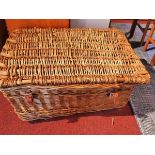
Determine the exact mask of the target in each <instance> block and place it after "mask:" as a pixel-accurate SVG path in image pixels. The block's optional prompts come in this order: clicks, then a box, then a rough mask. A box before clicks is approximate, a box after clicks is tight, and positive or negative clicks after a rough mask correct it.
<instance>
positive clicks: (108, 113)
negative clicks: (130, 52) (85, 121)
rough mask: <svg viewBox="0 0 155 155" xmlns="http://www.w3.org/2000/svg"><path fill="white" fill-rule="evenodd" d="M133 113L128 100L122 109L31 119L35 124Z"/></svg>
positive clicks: (69, 121)
mask: <svg viewBox="0 0 155 155" xmlns="http://www.w3.org/2000/svg"><path fill="white" fill-rule="evenodd" d="M131 115H133V111H132V108H131V105H130V103H129V102H128V104H127V105H126V106H125V107H123V108H120V109H113V110H103V111H98V112H87V113H80V114H74V115H71V116H62V117H57V118H50V119H47V120H44V119H40V120H35V121H31V122H30V123H32V124H35V123H41V122H50V121H58V120H63V119H67V120H68V123H74V122H77V121H78V120H79V119H80V118H83V117H90V116H103V117H115V116H131Z"/></svg>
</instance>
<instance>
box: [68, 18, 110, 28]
mask: <svg viewBox="0 0 155 155" xmlns="http://www.w3.org/2000/svg"><path fill="white" fill-rule="evenodd" d="M109 23H110V19H71V21H70V25H71V27H73V28H75V27H78V28H107V27H109Z"/></svg>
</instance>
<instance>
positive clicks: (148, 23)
mask: <svg viewBox="0 0 155 155" xmlns="http://www.w3.org/2000/svg"><path fill="white" fill-rule="evenodd" d="M150 23H151V19H148V21H147V23H146V27H145V28H144V29H143V36H142V39H141V41H140V45H141V46H142V45H143V43H144V39H145V37H146V34H147V30H149V26H150Z"/></svg>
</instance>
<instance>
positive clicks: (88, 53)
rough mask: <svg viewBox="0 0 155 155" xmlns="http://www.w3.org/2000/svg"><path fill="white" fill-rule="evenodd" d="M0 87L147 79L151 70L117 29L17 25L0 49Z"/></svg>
mask: <svg viewBox="0 0 155 155" xmlns="http://www.w3.org/2000/svg"><path fill="white" fill-rule="evenodd" d="M0 69H1V70H0V85H1V86H2V87H5V86H16V85H21V84H38V85H47V84H50V85H60V84H61V85H66V84H86V83H90V84H93V83H129V84H134V83H139V84H141V83H147V82H148V81H149V78H150V76H149V74H148V72H147V71H146V70H145V68H144V66H143V65H142V63H141V62H140V60H139V58H138V56H137V55H136V54H135V53H134V52H133V50H132V48H131V47H130V45H129V43H128V41H127V40H126V38H125V36H124V35H123V34H122V33H121V32H120V31H119V30H117V29H50V28H49V29H41V28H32V29H19V30H16V31H14V32H12V33H11V34H10V36H9V38H8V39H7V41H6V44H5V46H4V47H3V49H2V52H1V53H0Z"/></svg>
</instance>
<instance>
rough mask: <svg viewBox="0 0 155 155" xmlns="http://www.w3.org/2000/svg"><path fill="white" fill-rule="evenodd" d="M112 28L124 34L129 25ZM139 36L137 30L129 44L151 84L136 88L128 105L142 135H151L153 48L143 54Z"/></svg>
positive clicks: (154, 84) (153, 129)
mask: <svg viewBox="0 0 155 155" xmlns="http://www.w3.org/2000/svg"><path fill="white" fill-rule="evenodd" d="M112 26H113V27H117V28H119V29H121V30H122V31H123V32H124V33H126V32H128V31H129V29H130V26H131V25H129V24H113V25H112ZM141 35H142V34H141V31H140V30H139V28H137V29H136V31H135V35H134V37H133V38H132V39H131V40H130V43H131V45H132V47H133V48H134V50H135V52H136V53H137V55H138V56H139V57H140V58H141V60H142V62H143V64H144V65H145V66H146V69H147V70H148V71H149V73H150V75H151V83H150V84H149V85H143V86H137V87H136V88H135V89H134V91H133V93H132V95H131V98H130V103H131V106H132V108H133V111H134V115H135V117H136V120H137V122H138V125H139V127H140V130H141V132H142V134H144V135H152V134H155V68H154V67H151V66H150V60H151V59H152V57H153V55H154V54H155V48H154V47H153V46H152V45H151V44H150V45H149V48H148V50H147V52H143V50H142V49H143V47H139V41H140V39H141ZM147 35H148V34H147ZM146 38H147V37H146Z"/></svg>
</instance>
